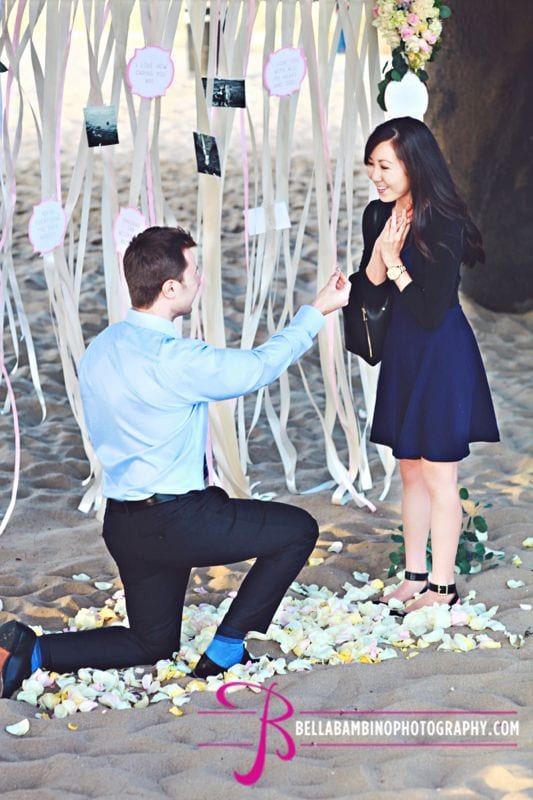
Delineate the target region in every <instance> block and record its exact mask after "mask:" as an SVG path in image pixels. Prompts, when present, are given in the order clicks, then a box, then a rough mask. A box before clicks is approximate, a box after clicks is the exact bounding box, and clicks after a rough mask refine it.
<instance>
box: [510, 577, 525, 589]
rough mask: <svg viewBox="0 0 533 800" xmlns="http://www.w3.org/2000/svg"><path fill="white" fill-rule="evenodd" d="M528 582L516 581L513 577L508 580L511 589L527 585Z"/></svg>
mask: <svg viewBox="0 0 533 800" xmlns="http://www.w3.org/2000/svg"><path fill="white" fill-rule="evenodd" d="M525 585H526V584H525V583H524V581H515V580H513V579H512V578H511V580H508V581H507V586H508V587H509V589H520V587H521V586H525Z"/></svg>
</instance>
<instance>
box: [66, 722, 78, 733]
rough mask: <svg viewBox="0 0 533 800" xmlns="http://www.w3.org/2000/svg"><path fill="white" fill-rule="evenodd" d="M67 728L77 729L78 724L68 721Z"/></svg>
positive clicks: (70, 729)
mask: <svg viewBox="0 0 533 800" xmlns="http://www.w3.org/2000/svg"><path fill="white" fill-rule="evenodd" d="M67 728H68V729H69V731H77V730H78V726H77V725H73V724H72V722H69V723H68V725H67Z"/></svg>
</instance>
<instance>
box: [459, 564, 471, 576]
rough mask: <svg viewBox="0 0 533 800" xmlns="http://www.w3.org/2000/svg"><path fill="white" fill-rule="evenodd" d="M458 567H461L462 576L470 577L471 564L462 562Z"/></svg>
mask: <svg viewBox="0 0 533 800" xmlns="http://www.w3.org/2000/svg"><path fill="white" fill-rule="evenodd" d="M457 566H458V567H459V569H460V571H461V574H462V575H468V573H469V572H470V564H469V562H468V561H461V563H460V564H458V565H457Z"/></svg>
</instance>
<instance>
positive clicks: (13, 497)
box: [0, 359, 21, 535]
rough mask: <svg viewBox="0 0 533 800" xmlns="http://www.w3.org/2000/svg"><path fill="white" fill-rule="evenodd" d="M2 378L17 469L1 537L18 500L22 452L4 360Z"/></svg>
mask: <svg viewBox="0 0 533 800" xmlns="http://www.w3.org/2000/svg"><path fill="white" fill-rule="evenodd" d="M2 376H3V378H4V380H5V382H6V389H7V394H8V397H9V402H10V404H11V413H12V414H13V433H14V436H15V468H14V470H13V485H12V487H11V499H10V501H9V505H8V507H7V510H6V513H5V514H4V518H3V519H2V524H1V525H0V535H1V534H2V533H3V532H4V530H5V529H6V526H7V523H8V522H9V520H10V518H11V515H12V513H13V509H14V508H15V502H16V499H17V491H18V485H19V477H20V450H21V448H20V428H19V417H18V412H17V404H16V402H15V393H14V392H13V387H12V385H11V381H10V380H9V375H8V372H7V370H6V367H5V364H4V361H3V359H2Z"/></svg>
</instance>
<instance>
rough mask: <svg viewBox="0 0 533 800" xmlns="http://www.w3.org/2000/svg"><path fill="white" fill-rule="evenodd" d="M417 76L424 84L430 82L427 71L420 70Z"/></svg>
mask: <svg viewBox="0 0 533 800" xmlns="http://www.w3.org/2000/svg"><path fill="white" fill-rule="evenodd" d="M416 74H417V76H418V77H419V78H420V80H421V81H422V83H426V81H428V80H429V75H428V74H427V72H426V70H425V69H419V70H418V72H417V73H416Z"/></svg>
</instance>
